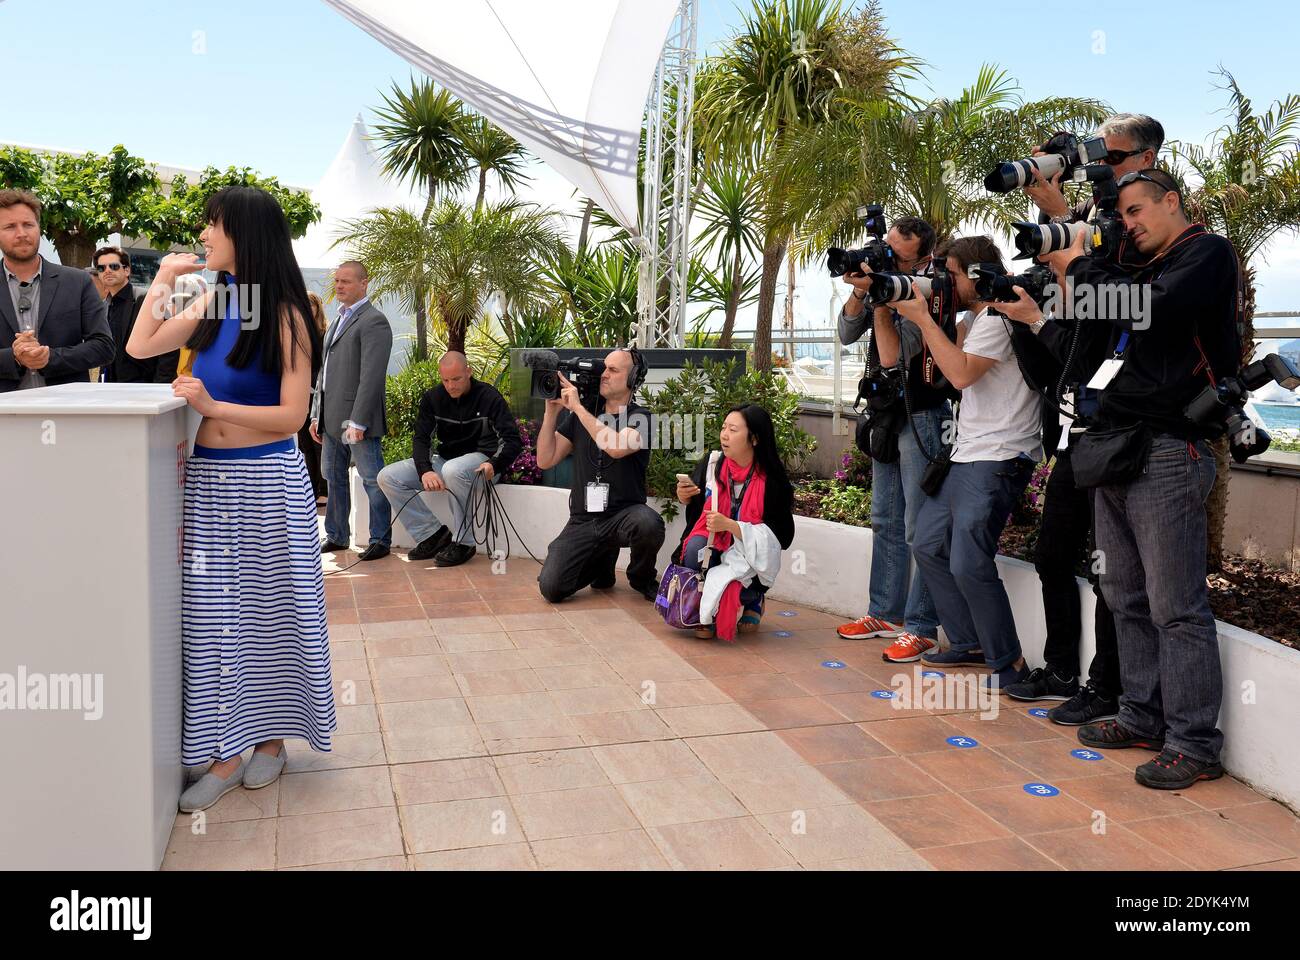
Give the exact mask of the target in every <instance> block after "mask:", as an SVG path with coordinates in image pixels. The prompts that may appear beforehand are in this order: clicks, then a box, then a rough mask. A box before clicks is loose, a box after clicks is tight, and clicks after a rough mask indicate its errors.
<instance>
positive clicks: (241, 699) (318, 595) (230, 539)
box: [181, 440, 338, 766]
mask: <svg viewBox="0 0 1300 960" xmlns="http://www.w3.org/2000/svg"><path fill="white" fill-rule="evenodd" d="M183 545H184V546H183V550H184V559H185V563H184V567H183V576H182V584H183V587H182V599H183V603H184V608H183V612H182V630H181V636H182V639H183V645H184V677H185V719H184V729H183V733H182V738H181V762H182V763H184V764H185V765H186V766H197V765H199V764H202V763H206V762H207V761H208V760H209V759H211V758H216V759H218V760H225V759H229V758H230V757H233V756H235V755H237V754H239V753H242V752H243V751H244V750H246V749H248V748H249V747H251V746H253V745H255V744H258V743H261V742H263V741H265V740H274V739H278V738H280V737H297V738H301V739H303V740H307V741H308V742H310V743H311V745H312V747H313V748H314V749H316V750H320V751H328V750H329V749H330V738H331V734H332V733H333V731H334V730H335V728H336V727H337V725H338V724H337V721H336V719H335V716H334V691H333V685H332V680H331V676H330V656H329V634H328V633H327V631H326V626H325V586H324V580H323V579H322V572H321V559H320V540H319V538H318V533H317V527H316V498H315V496H314V495H313V492H312V488H311V481H310V480H309V479H308V477H307V466H306V463H305V462H304V461H303V457H302V453H301V452H299V450H298V449H297V448H296V447H295V446H294V443H293V441H292V440H282V441H279V442H276V443H268V444H263V445H261V446H256V447H239V448H233V449H215V448H212V447H204V446H200V445H198V444H195V446H194V453H193V454H192V455H191V456H190V458H189V460H188V461H187V463H186V465H185V528H184V539H183Z"/></svg>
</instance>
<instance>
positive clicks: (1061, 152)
mask: <svg viewBox="0 0 1300 960" xmlns="http://www.w3.org/2000/svg"><path fill="white" fill-rule="evenodd" d="M1104 156H1106V140H1105V138H1104V137H1091V138H1089V139H1087V140H1080V139H1079V138H1078V137H1076V136H1075V135H1074V134H1072V133H1058V134H1056V135H1055V136H1054V137H1052V139H1050V140H1048V141H1047V142H1046V143H1045V144H1043V156H1041V157H1028V158H1027V159H1024V160H1012V161H1011V162H1010V163H1002V164H998V166H997V167H995V168H994V169H993V171H992V172H991V173H990V174H989V175H988V176H987V177H985V178H984V188H985V189H986V190H988V191H989V192H991V193H1010V192H1011V191H1012V190H1019V189H1020V188H1021V187H1027V186H1029V184H1031V183H1033V182H1034V170H1037V171H1038V172H1039V173H1040V174H1042V176H1043V179H1044V180H1050V179H1052V177H1054V176H1056V175H1057V174H1058V173H1059V174H1061V175H1062V176H1061V179H1062V180H1070V179H1078V178H1077V176H1076V171H1077V169H1078V168H1079V167H1086V166H1088V165H1089V164H1095V163H1097V162H1098V161H1099V160H1101V158H1102V157H1104Z"/></svg>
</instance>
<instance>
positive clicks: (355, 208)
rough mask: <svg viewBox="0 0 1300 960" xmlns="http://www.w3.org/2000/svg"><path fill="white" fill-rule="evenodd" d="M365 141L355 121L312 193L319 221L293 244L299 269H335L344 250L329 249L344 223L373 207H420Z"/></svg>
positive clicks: (362, 129) (358, 121)
mask: <svg viewBox="0 0 1300 960" xmlns="http://www.w3.org/2000/svg"><path fill="white" fill-rule="evenodd" d="M366 136H367V135H366V125H365V124H364V123H363V122H362V120H361V117H360V116H358V117H357V118H356V120H354V121H352V126H351V128H350V129H349V130H348V135H347V137H346V138H345V139H344V141H343V146H342V147H340V148H339V152H338V154H336V155H335V157H334V161H333V163H331V164H330V165H329V169H328V170H326V171H325V175H324V176H323V177H321V178H320V183H318V184H316V187H315V189H313V190H312V192H311V197H312V199H313V200H315V201H316V202H317V203H318V204H320V211H321V218H320V220H319V221H317V222H316V223H313V224H312V225H311V226H310V227H308V228H307V233H306V234H305V235H303V236H302V237H301V238H300V239H298V240H295V241H294V242H293V252H294V256H295V257H296V258H297V260H298V266H300V267H332V266H335V265H337V263H338V262H339V260H341V259H343V256H344V251H343V249H342V248H332V245H333V243H334V239H335V237H336V236H337V235H338V231H339V230H340V229H342V228H343V225H344V223H345V221H348V220H355V219H358V218H360V217H364V216H367V215H368V214H369V213H370V212H371V211H372V210H374V209H375V208H376V207H407V208H408V209H414V210H417V211H418V210H420V209H422V208H423V205H424V201H422V200H420V199H419V198H418V197H413V196H411V194H410V191H409V190H408V189H407V188H406V187H405V186H404V185H402V184H400V183H398V182H396V181H395V180H393V179H392V178H391V177H389V176H388V175H387V174H385V173H384V171H383V165H382V163H381V162H380V160H379V158H378V157H377V156H376V155H375V150H374V147H373V146H372V145H371V144H370V143H369V142H368V140H367V139H366Z"/></svg>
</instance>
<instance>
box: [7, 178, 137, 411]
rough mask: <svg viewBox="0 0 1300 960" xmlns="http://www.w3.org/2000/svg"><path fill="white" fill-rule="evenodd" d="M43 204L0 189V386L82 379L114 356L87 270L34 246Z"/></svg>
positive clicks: (16, 387)
mask: <svg viewBox="0 0 1300 960" xmlns="http://www.w3.org/2000/svg"><path fill="white" fill-rule="evenodd" d="M40 223H41V204H40V201H39V200H37V199H36V197H35V196H33V195H32V194H31V193H28V192H27V191H26V190H0V254H3V280H4V282H3V284H0V393H8V392H9V391H11V390H20V389H31V388H34V387H44V386H54V385H56V384H60V383H73V382H75V381H78V380H80V381H82V382H86V381H88V380H89V379H90V370H91V368H92V367H98V366H100V365H102V364H105V363H108V362H109V361H110V360H112V359H113V335H112V333H110V332H109V329H108V319H107V316H106V311H105V308H104V301H103V300H101V299H100V298H99V295H98V294H96V293H95V285H94V283H93V282H92V281H91V279H90V276H89V275H88V274H87V273H86V272H85V271H84V270H74V269H71V268H69V267H61V266H57V265H55V264H53V263H49V262H48V261H46V260H45V259H44V258H43V257H42V256H41V255H40V253H39V251H40V245H41V227H40Z"/></svg>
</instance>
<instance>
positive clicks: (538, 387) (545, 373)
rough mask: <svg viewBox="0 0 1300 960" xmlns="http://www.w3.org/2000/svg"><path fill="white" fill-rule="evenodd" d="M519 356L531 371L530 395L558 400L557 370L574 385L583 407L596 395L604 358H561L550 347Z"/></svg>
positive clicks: (529, 351) (524, 352)
mask: <svg viewBox="0 0 1300 960" xmlns="http://www.w3.org/2000/svg"><path fill="white" fill-rule="evenodd" d="M519 359H520V361H521V362H522V363H523V364H524V365H525V366H527V367H530V368H531V369H532V371H533V375H532V383H531V385H530V390H529V393H530V396H533V397H536V398H538V399H539V400H558V399H559V398H560V387H561V384H560V374H561V373H563V374H564V376H565V378H566V379H568V381H569V382H570V383H572V384H573V385H574V386H575V387H577V388H578V396H579V397H580V398H581V399H582V403H583V406H586V407H590V406H592V405H594V404H595V402H596V400H597V398H598V397H599V396H600V376H601V374H603V373H604V372H605V361H604V360H601V359H600V358H598V357H590V358H579V359H576V360H561V359H560V357H559V355H558V354H557V353H555V352H554V351H553V350H525V351H523V353H521V354H520V356H519Z"/></svg>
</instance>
